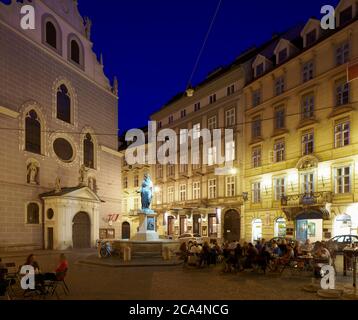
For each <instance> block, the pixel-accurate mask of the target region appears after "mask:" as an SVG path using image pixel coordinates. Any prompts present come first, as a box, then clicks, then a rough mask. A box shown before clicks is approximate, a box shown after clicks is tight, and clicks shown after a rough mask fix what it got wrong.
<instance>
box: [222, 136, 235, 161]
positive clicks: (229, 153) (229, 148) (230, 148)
mask: <svg viewBox="0 0 358 320" xmlns="http://www.w3.org/2000/svg"><path fill="white" fill-rule="evenodd" d="M235 154H236V148H235V141H229V142H226V143H225V161H226V162H229V161H234V160H235V158H236V156H235Z"/></svg>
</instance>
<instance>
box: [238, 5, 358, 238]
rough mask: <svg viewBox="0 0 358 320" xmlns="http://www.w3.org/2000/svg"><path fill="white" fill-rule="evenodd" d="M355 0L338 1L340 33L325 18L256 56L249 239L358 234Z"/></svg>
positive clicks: (248, 118)
mask: <svg viewBox="0 0 358 320" xmlns="http://www.w3.org/2000/svg"><path fill="white" fill-rule="evenodd" d="M357 13H358V8H357V3H356V2H355V1H341V2H340V4H339V5H338V6H337V8H336V20H337V26H336V30H331V31H324V30H322V29H321V27H320V21H319V20H315V19H310V20H309V21H308V22H307V23H306V25H304V26H302V27H297V28H294V29H292V30H290V31H288V32H287V33H285V34H283V35H281V36H280V37H279V38H277V40H276V41H275V42H273V43H272V44H271V45H270V46H268V47H266V48H265V49H264V50H262V51H261V52H259V53H258V55H257V57H256V58H255V60H254V62H253V64H252V73H253V77H254V78H253V80H252V81H251V82H250V83H248V84H247V85H246V87H245V89H244V97H245V98H244V99H245V123H246V125H245V143H246V146H245V150H246V155H245V159H246V160H245V174H244V176H245V190H247V191H248V192H249V201H248V202H247V203H246V205H245V226H246V228H245V230H247V233H246V234H245V238H246V239H247V240H251V241H253V240H257V239H260V238H266V239H270V238H272V237H277V236H289V237H294V238H296V239H299V240H302V241H304V240H306V239H310V240H311V241H317V240H328V239H329V238H331V237H333V236H336V235H342V234H351V233H354V234H357V231H358V230H357V228H358V203H357V201H358V189H357V182H358V175H357V168H358V167H357V166H358V162H357V161H358V144H357V142H358V132H357V130H358V126H357V120H358V113H357V107H358V81H351V82H348V81H347V67H348V66H349V63H350V62H352V61H354V60H355V59H357V58H358V22H357Z"/></svg>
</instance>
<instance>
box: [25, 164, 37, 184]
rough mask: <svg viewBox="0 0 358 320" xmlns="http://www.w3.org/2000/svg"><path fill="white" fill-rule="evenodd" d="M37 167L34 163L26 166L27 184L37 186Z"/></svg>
mask: <svg viewBox="0 0 358 320" xmlns="http://www.w3.org/2000/svg"><path fill="white" fill-rule="evenodd" d="M38 174H39V167H38V166H37V165H36V163H35V162H31V163H30V164H29V165H28V166H27V183H29V184H38Z"/></svg>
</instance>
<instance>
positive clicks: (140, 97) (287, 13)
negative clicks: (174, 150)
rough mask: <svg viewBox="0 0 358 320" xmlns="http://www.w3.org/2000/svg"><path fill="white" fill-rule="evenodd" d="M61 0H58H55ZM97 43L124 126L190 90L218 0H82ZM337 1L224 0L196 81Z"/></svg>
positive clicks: (142, 121)
mask: <svg viewBox="0 0 358 320" xmlns="http://www.w3.org/2000/svg"><path fill="white" fill-rule="evenodd" d="M54 1H57V0H54ZM78 2H79V7H80V12H81V14H82V15H86V16H89V17H90V18H91V19H92V21H93V28H92V40H93V42H94V49H95V51H96V52H97V54H99V53H100V52H102V53H103V56H104V64H105V71H106V74H107V76H109V77H110V79H111V80H112V79H113V76H114V75H117V77H118V79H119V85H120V88H119V90H120V96H119V128H120V130H121V132H122V133H123V131H125V130H126V129H129V128H133V127H142V126H144V125H145V124H146V122H147V120H148V118H149V115H150V114H151V113H152V112H153V111H155V110H157V109H159V108H160V107H161V106H162V105H164V104H165V103H166V102H167V101H168V100H169V99H170V98H172V97H173V96H174V95H176V94H177V93H178V92H182V91H183V90H185V88H186V85H187V82H188V80H189V77H190V74H191V72H192V69H193V65H194V63H195V60H196V58H197V55H198V52H199V50H200V47H201V45H202V42H203V39H204V36H205V34H206V32H207V29H208V27H209V24H210V21H211V18H212V16H213V14H214V11H215V8H216V6H217V4H218V0H79V1H78ZM337 2H338V0H296V1H288V0H272V1H265V0H261V1H255V0H251V1H244V0H223V1H222V7H221V10H220V12H219V15H218V17H217V20H216V23H215V25H214V28H213V31H212V33H211V35H210V38H209V40H208V43H207V47H206V49H205V51H204V54H203V56H202V59H201V61H200V64H199V68H198V70H197V72H196V74H195V77H194V81H193V83H194V84H195V83H197V82H199V81H201V80H202V79H204V78H205V77H206V75H207V74H208V73H209V72H210V71H212V70H213V69H215V68H216V67H218V66H220V65H223V64H228V63H230V62H231V61H232V60H234V59H235V57H237V56H238V55H239V54H240V52H242V51H243V50H245V49H247V48H248V47H251V46H253V45H255V44H260V43H262V42H263V41H266V40H268V39H270V38H271V36H272V34H273V33H275V32H280V31H284V30H285V29H287V28H289V27H292V26H293V25H295V24H297V23H301V22H305V21H307V20H308V18H310V17H311V16H316V17H319V16H320V9H321V7H322V6H323V5H325V4H330V5H336V4H337Z"/></svg>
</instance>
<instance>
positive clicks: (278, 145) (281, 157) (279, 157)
mask: <svg viewBox="0 0 358 320" xmlns="http://www.w3.org/2000/svg"><path fill="white" fill-rule="evenodd" d="M274 157H275V159H274V160H275V162H281V161H285V141H283V140H279V141H276V142H275V145H274Z"/></svg>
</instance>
